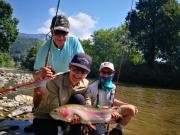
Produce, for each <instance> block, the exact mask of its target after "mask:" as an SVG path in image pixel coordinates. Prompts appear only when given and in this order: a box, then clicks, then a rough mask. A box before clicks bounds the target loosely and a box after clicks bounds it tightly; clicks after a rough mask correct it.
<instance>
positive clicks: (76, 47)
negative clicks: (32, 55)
mask: <svg viewBox="0 0 180 135" xmlns="http://www.w3.org/2000/svg"><path fill="white" fill-rule="evenodd" d="M69 27H70V25H69V21H68V19H67V17H65V16H64V15H62V14H60V15H57V16H55V17H53V19H52V23H51V26H50V29H51V34H52V39H50V40H48V41H47V42H46V43H45V44H44V45H42V46H41V47H40V49H39V51H38V54H37V57H36V61H35V64H34V70H35V72H34V73H33V78H34V80H38V79H43V78H45V77H51V76H52V75H53V74H54V73H59V72H67V71H68V70H69V67H68V66H69V63H70V62H71V60H72V58H73V57H74V55H75V54H76V53H84V50H83V48H82V46H81V44H80V42H79V40H78V38H77V37H75V36H70V35H68V33H69ZM49 47H50V50H49ZM48 50H49V51H50V52H49V56H48V59H47V60H48V61H47V65H45V63H46V56H47V54H48ZM40 87H41V86H40ZM40 87H39V88H36V89H35V90H34V107H35V108H36V107H37V106H38V104H39V102H40V100H41V96H42V95H41V93H42V89H41V88H40Z"/></svg>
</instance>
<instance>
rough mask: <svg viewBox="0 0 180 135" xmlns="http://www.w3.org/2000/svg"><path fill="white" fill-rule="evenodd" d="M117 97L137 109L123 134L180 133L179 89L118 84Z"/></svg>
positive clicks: (163, 134)
mask: <svg viewBox="0 0 180 135" xmlns="http://www.w3.org/2000/svg"><path fill="white" fill-rule="evenodd" d="M117 98H118V99H120V100H122V101H124V102H128V103H131V104H134V105H136V106H137V107H138V109H139V113H138V114H137V115H136V116H135V117H134V118H133V119H132V120H131V122H130V123H128V125H127V126H126V127H125V135H180V90H164V89H151V88H142V87H134V86H133V87H128V86H120V88H119V89H118V92H117Z"/></svg>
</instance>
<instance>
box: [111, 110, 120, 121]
mask: <svg viewBox="0 0 180 135" xmlns="http://www.w3.org/2000/svg"><path fill="white" fill-rule="evenodd" d="M111 116H112V118H113V119H115V120H118V119H119V118H121V117H122V116H121V115H120V114H119V113H118V112H112V113H111Z"/></svg>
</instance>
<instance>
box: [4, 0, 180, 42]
mask: <svg viewBox="0 0 180 135" xmlns="http://www.w3.org/2000/svg"><path fill="white" fill-rule="evenodd" d="M6 1H7V2H8V3H10V4H11V6H12V8H13V9H14V16H15V17H16V18H18V19H19V21H20V22H19V25H18V29H19V32H21V33H28V34H34V33H47V32H48V31H49V26H50V23H51V19H52V17H53V16H54V15H55V11H56V6H57V3H58V0H6ZM136 1H138V0H134V4H133V8H134V6H135V2H136ZM178 1H180V0H178ZM131 2H132V0H61V3H60V7H59V12H60V13H63V14H64V15H66V16H67V17H68V19H69V20H70V25H71V27H70V30H71V33H72V34H75V35H77V36H78V37H79V38H82V39H86V38H88V37H90V35H91V34H92V33H93V32H94V31H95V30H98V29H101V28H103V29H108V28H112V27H117V26H119V25H121V24H123V23H124V21H125V17H126V15H127V13H128V11H130V8H131Z"/></svg>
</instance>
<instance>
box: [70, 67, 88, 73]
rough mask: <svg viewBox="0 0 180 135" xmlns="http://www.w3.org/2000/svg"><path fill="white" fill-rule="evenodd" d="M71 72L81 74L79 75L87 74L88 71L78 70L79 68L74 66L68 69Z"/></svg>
mask: <svg viewBox="0 0 180 135" xmlns="http://www.w3.org/2000/svg"><path fill="white" fill-rule="evenodd" d="M70 70H71V71H73V72H74V73H76V74H78V73H81V74H88V72H89V71H87V70H85V69H83V68H80V67H76V66H71V68H70Z"/></svg>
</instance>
